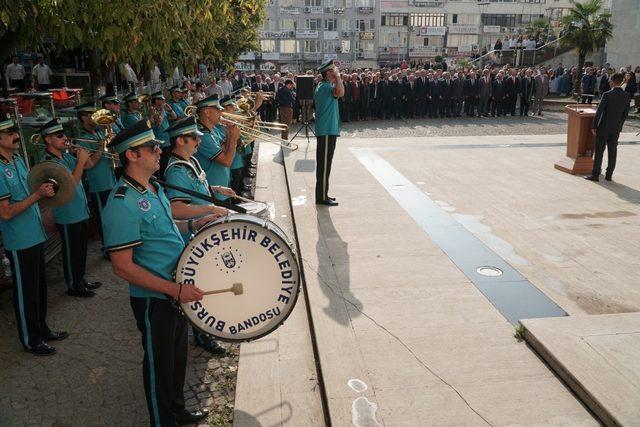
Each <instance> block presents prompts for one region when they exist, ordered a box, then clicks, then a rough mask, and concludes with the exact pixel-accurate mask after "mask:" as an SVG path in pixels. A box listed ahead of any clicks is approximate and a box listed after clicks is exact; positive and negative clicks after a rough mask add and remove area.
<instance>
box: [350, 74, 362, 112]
mask: <svg viewBox="0 0 640 427" xmlns="http://www.w3.org/2000/svg"><path fill="white" fill-rule="evenodd" d="M349 83H350V84H351V110H350V113H349V114H350V117H349V118H350V119H351V120H355V121H356V122H357V121H358V120H360V87H361V85H362V84H361V82H360V77H358V75H357V74H356V73H353V74H351V81H350V82H349Z"/></svg>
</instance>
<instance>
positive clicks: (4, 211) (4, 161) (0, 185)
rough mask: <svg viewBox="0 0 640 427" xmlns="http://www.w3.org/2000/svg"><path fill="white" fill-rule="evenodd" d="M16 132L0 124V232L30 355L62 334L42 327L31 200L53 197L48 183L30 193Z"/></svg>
mask: <svg viewBox="0 0 640 427" xmlns="http://www.w3.org/2000/svg"><path fill="white" fill-rule="evenodd" d="M19 144H20V136H19V133H18V128H17V127H16V125H15V124H14V123H13V121H12V120H10V119H1V120H0V232H1V233H2V244H3V246H4V251H5V254H6V255H7V258H9V263H10V265H11V275H12V277H13V282H14V289H13V307H14V310H15V313H16V324H17V326H18V336H19V337H20V341H21V342H22V345H23V346H24V348H25V349H26V350H27V351H29V352H31V353H33V354H36V355H50V354H54V353H55V352H56V349H55V348H53V347H51V346H50V345H49V344H47V342H48V341H55V340H63V339H65V338H67V337H68V336H69V334H68V333H66V332H54V331H52V330H51V329H49V327H48V326H47V283H46V280H45V272H44V242H45V240H46V239H47V237H46V234H45V231H44V227H43V226H42V219H41V218H40V210H39V209H38V206H37V202H38V200H40V199H41V198H43V197H51V196H53V195H54V190H53V185H52V184H42V185H41V186H40V187H39V188H38V189H37V190H36V191H35V192H33V193H31V192H30V191H29V187H28V185H27V167H26V166H25V164H24V161H23V160H22V158H21V157H20V156H18V155H17V154H15V153H16V152H17V151H18V149H19V147H20V145H19Z"/></svg>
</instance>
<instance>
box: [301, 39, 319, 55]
mask: <svg viewBox="0 0 640 427" xmlns="http://www.w3.org/2000/svg"><path fill="white" fill-rule="evenodd" d="M321 50H322V47H321V46H320V40H305V41H304V51H305V52H309V53H315V52H320V51H321Z"/></svg>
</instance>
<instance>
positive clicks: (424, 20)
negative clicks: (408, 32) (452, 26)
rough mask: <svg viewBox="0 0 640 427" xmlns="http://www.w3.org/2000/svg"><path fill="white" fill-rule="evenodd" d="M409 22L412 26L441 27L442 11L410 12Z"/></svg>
mask: <svg viewBox="0 0 640 427" xmlns="http://www.w3.org/2000/svg"><path fill="white" fill-rule="evenodd" d="M410 22H411V26H413V27H443V26H444V13H412V14H411V21H410Z"/></svg>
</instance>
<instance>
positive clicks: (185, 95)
mask: <svg viewBox="0 0 640 427" xmlns="http://www.w3.org/2000/svg"><path fill="white" fill-rule="evenodd" d="M180 98H181V99H180V103H181V104H182V109H183V110H184V109H185V108H187V107H188V106H189V105H191V96H190V95H189V88H188V87H187V86H182V87H181V88H180Z"/></svg>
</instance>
